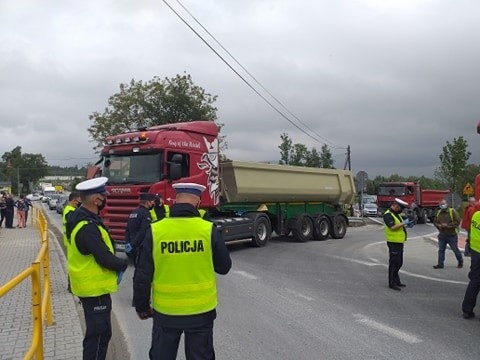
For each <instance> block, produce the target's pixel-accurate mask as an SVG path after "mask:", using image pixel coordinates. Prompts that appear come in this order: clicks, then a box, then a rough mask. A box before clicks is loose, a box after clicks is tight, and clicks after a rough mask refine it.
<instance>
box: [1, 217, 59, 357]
mask: <svg viewBox="0 0 480 360" xmlns="http://www.w3.org/2000/svg"><path fill="white" fill-rule="evenodd" d="M32 210H33V212H34V214H33V216H32V222H36V223H37V225H38V230H39V232H40V240H41V244H42V245H41V248H40V251H39V252H38V255H37V257H36V258H35V261H34V262H33V263H32V266H30V267H28V268H26V269H25V270H23V271H22V272H21V273H20V274H18V275H17V276H15V277H14V278H13V279H11V280H10V281H8V282H7V283H6V284H5V285H2V286H1V287H0V298H1V297H2V296H4V295H5V294H7V293H8V292H9V291H10V290H12V289H14V288H15V287H16V286H17V285H18V284H20V283H21V282H22V281H23V280H25V279H27V278H28V277H31V278H32V314H33V335H32V345H31V346H30V348H29V350H28V352H27V353H26V354H25V357H24V359H32V358H33V357H34V356H35V359H37V360H43V322H44V321H45V320H46V321H47V325H48V326H51V325H52V324H53V315H52V301H51V294H50V259H49V254H48V222H47V220H46V217H45V214H44V213H43V211H42V210H40V209H38V208H33V209H32ZM41 268H43V271H41V270H42V269H41ZM42 275H43V276H42ZM42 283H43V291H42ZM42 294H43V295H42Z"/></svg>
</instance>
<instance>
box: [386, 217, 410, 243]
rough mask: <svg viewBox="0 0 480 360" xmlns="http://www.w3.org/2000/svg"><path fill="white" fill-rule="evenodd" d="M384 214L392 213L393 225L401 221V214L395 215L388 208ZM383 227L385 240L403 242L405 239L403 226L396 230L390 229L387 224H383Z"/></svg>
mask: <svg viewBox="0 0 480 360" xmlns="http://www.w3.org/2000/svg"><path fill="white" fill-rule="evenodd" d="M385 214H392V217H393V220H394V221H395V225H397V224H400V223H401V222H402V221H403V219H402V216H401V215H398V216H396V215H395V214H394V213H393V212H391V211H390V209H388V210H387V211H385V213H384V215H385ZM383 228H384V229H385V239H386V240H387V242H394V243H404V242H405V241H406V240H407V234H406V232H405V230H404V229H403V227H401V228H398V229H397V230H392V229H390V228H389V227H388V226H387V225H385V226H384V227H383Z"/></svg>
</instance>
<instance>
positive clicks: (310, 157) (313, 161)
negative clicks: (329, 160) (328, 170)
mask: <svg viewBox="0 0 480 360" xmlns="http://www.w3.org/2000/svg"><path fill="white" fill-rule="evenodd" d="M306 157H307V158H306V161H305V166H308V167H316V168H319V167H322V160H321V158H320V154H319V153H318V150H317V149H315V148H314V147H313V148H312V150H310V151H307V154H306Z"/></svg>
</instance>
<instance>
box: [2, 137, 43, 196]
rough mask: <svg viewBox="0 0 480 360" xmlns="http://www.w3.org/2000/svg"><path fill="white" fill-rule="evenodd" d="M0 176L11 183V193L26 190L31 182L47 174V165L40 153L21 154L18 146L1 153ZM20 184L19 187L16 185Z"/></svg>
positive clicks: (30, 185) (30, 186) (29, 187)
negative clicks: (0, 169)
mask: <svg viewBox="0 0 480 360" xmlns="http://www.w3.org/2000/svg"><path fill="white" fill-rule="evenodd" d="M2 161H3V164H2V165H3V166H2V172H1V177H2V179H4V180H5V181H10V182H11V183H12V193H14V194H17V193H19V190H20V191H23V192H27V191H29V190H30V189H31V188H32V184H34V183H35V182H37V181H38V180H39V179H41V178H42V177H43V176H46V175H47V174H48V165H47V162H46V161H45V158H44V157H43V155H41V154H27V153H25V154H22V148H21V147H20V146H17V147H15V148H14V149H13V150H12V151H9V152H5V153H4V154H3V155H2ZM19 184H20V189H19V188H18V185H19Z"/></svg>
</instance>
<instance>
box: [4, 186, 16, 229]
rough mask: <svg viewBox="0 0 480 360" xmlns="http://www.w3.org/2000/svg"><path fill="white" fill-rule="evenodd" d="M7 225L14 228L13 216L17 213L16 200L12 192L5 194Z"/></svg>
mask: <svg viewBox="0 0 480 360" xmlns="http://www.w3.org/2000/svg"><path fill="white" fill-rule="evenodd" d="M5 195H6V196H5V227H6V228H8V229H13V216H14V215H15V201H13V197H12V195H11V194H10V193H6V194H5Z"/></svg>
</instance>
